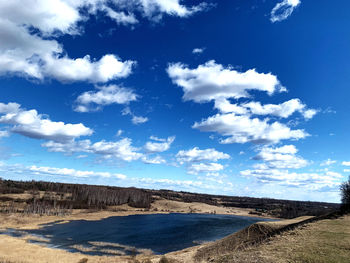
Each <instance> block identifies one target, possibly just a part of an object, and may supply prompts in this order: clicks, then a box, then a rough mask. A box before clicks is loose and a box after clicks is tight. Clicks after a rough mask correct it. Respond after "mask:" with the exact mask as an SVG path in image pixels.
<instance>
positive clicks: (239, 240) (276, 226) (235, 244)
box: [194, 216, 314, 262]
mask: <svg viewBox="0 0 350 263" xmlns="http://www.w3.org/2000/svg"><path fill="white" fill-rule="evenodd" d="M313 218H314V217H310V216H304V217H298V218H295V219H291V220H283V221H276V222H258V223H255V224H253V225H251V226H249V227H247V228H245V229H243V230H241V231H239V232H236V233H234V234H232V235H229V236H227V237H225V238H223V239H221V240H218V241H216V242H213V243H209V244H208V245H205V246H203V247H201V248H199V249H198V251H197V253H196V254H195V257H194V258H195V261H197V262H202V261H210V260H212V258H213V256H214V257H215V256H216V255H224V254H228V253H232V252H234V251H237V250H242V249H244V248H246V247H247V246H251V245H254V244H257V243H259V242H261V241H263V240H265V239H267V238H268V237H270V236H273V235H276V234H278V233H280V232H282V231H284V230H286V229H290V228H293V227H296V226H298V225H300V224H305V223H306V222H310V221H311V220H313Z"/></svg>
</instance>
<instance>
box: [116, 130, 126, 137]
mask: <svg viewBox="0 0 350 263" xmlns="http://www.w3.org/2000/svg"><path fill="white" fill-rule="evenodd" d="M123 132H124V131H123V130H122V129H119V130H118V131H117V133H116V134H115V136H117V137H119V136H121V135H122V134H123Z"/></svg>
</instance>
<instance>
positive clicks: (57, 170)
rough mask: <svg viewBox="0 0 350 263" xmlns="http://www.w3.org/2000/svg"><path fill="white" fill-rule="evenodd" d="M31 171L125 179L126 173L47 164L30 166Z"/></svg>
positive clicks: (57, 174) (44, 173)
mask: <svg viewBox="0 0 350 263" xmlns="http://www.w3.org/2000/svg"><path fill="white" fill-rule="evenodd" d="M28 170H29V171H30V172H33V173H34V174H40V175H50V176H52V175H55V176H69V177H83V178H87V177H104V178H116V179H121V180H124V179H126V178H127V177H126V175H124V174H112V173H109V172H94V171H81V170H75V169H69V168H56V167H47V166H35V165H33V166H30V167H28Z"/></svg>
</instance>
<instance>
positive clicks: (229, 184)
mask: <svg viewBox="0 0 350 263" xmlns="http://www.w3.org/2000/svg"><path fill="white" fill-rule="evenodd" d="M349 5H350V4H349V3H348V2H347V1H337V3H332V4H330V2H329V1H325V0H320V1H317V3H313V2H311V1H302V0H301V1H299V0H278V1H270V0H266V1H261V0H259V1H258V0H248V1H247V0H236V1H231V0H224V1H216V0H203V1H180V0H129V1H125V0H110V1H107V0H79V1H71V0H50V1H48V0H45V1H44V0H39V1H33V0H26V1H19V0H18V1H17V0H14V1H5V2H3V3H0V86H1V89H2V92H1V97H0V158H1V160H0V170H1V177H3V178H7V179H20V180H28V179H30V180H31V179H34V180H49V181H60V182H76V183H88V184H107V185H117V186H136V187H144V188H154V189H160V188H163V189H164V188H166V189H173V190H184V191H192V192H201V193H212V194H225V195H245V196H254V197H273V198H283V199H296V200H317V201H330V202H339V200H340V196H339V191H338V189H339V184H340V183H341V182H342V181H344V180H346V179H347V176H348V174H349V172H350V157H349V155H348V149H349V146H350V145H349V144H350V143H349V140H348V139H347V138H348V134H347V128H348V124H347V123H348V122H347V119H348V112H349V110H350V109H349V107H350V106H349V103H348V101H347V97H348V96H349V95H350V94H349V91H348V85H349V84H348V83H349V78H350V77H349V76H350V67H349V61H350V60H349V59H350V52H349V50H350V49H349V47H350V32H349V31H350V27H349V21H348V19H347V18H348V15H347V12H345V10H347V9H348V8H349Z"/></svg>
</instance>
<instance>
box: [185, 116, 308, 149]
mask: <svg viewBox="0 0 350 263" xmlns="http://www.w3.org/2000/svg"><path fill="white" fill-rule="evenodd" d="M192 127H193V128H195V129H199V130H200V131H205V132H216V133H219V134H220V135H222V136H227V138H225V139H222V140H221V143H223V144H229V143H246V142H252V143H277V142H279V141H281V140H287V139H294V140H298V139H302V138H305V137H306V136H308V134H307V133H306V132H305V131H304V130H301V129H297V130H292V129H291V128H289V127H288V126H286V125H285V124H282V123H279V122H277V121H275V122H273V123H269V121H268V119H264V120H260V119H258V118H250V117H249V116H246V115H236V114H234V113H229V114H216V115H214V116H211V117H209V118H207V119H204V120H202V121H201V122H195V124H194V125H193V126H192Z"/></svg>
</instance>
